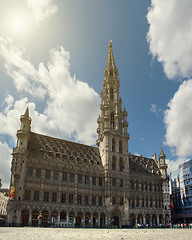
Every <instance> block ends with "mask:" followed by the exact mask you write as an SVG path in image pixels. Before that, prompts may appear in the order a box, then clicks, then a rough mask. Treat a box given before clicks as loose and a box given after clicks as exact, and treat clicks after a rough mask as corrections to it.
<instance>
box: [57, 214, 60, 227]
mask: <svg viewBox="0 0 192 240" xmlns="http://www.w3.org/2000/svg"><path fill="white" fill-rule="evenodd" d="M57 223H58V227H59V226H60V211H58V219H57Z"/></svg>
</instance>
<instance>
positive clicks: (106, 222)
mask: <svg viewBox="0 0 192 240" xmlns="http://www.w3.org/2000/svg"><path fill="white" fill-rule="evenodd" d="M105 225H108V221H107V213H106V214H105Z"/></svg>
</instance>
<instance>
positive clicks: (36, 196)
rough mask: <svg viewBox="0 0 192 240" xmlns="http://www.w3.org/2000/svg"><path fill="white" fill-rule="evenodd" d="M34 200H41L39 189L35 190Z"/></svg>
mask: <svg viewBox="0 0 192 240" xmlns="http://www.w3.org/2000/svg"><path fill="white" fill-rule="evenodd" d="M34 201H39V191H35V192H34Z"/></svg>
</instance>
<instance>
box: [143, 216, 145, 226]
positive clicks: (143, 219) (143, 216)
mask: <svg viewBox="0 0 192 240" xmlns="http://www.w3.org/2000/svg"><path fill="white" fill-rule="evenodd" d="M143 225H145V215H143Z"/></svg>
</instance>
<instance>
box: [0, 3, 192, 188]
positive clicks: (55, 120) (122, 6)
mask: <svg viewBox="0 0 192 240" xmlns="http://www.w3.org/2000/svg"><path fill="white" fill-rule="evenodd" d="M1 6H2V7H1V9H0V16H1V17H0V18H1V21H0V32H1V35H0V79H1V80H0V101H1V104H0V125H1V126H2V127H1V130H0V151H1V156H0V178H2V181H3V184H4V186H8V183H9V176H10V161H11V155H10V154H11V150H12V147H14V146H15V142H16V138H15V136H16V131H17V130H18V129H19V124H20V122H19V118H20V115H22V114H23V113H24V111H25V109H26V107H27V106H29V109H30V116H31V118H32V131H35V132H38V133H42V134H47V135H50V136H55V137H59V138H63V139H68V140H72V141H77V142H81V143H85V144H89V145H94V144H95V140H96V127H97V125H96V120H97V117H98V114H99V94H100V92H101V89H102V81H103V72H104V68H105V64H106V60H107V52H108V42H109V40H112V45H113V52H114V56H115V61H116V65H117V67H118V69H119V78H120V95H121V97H122V101H123V106H125V107H126V109H127V111H128V122H129V133H130V140H129V151H130V152H131V153H132V154H140V155H144V156H146V157H151V156H152V154H154V153H157V154H159V152H160V145H161V144H162V147H163V149H164V152H165V153H166V155H167V159H168V160H167V162H168V164H169V168H170V171H171V170H175V168H176V167H177V165H178V164H179V163H181V162H182V161H184V160H185V159H188V158H190V157H191V155H192V150H191V143H192V135H191V134H190V130H192V125H191V122H190V119H191V118H190V117H192V109H191V108H192V107H191V105H192V104H190V103H191V101H192V100H191V91H192V86H191V85H192V83H191V79H190V78H191V73H192V67H191V66H192V64H191V61H192V60H191V53H192V46H191V44H190V42H191V37H192V33H191V30H190V26H191V23H192V18H191V14H190V12H191V10H192V4H191V2H190V0H184V1H182V3H181V2H180V1H179V0H173V1H171V0H162V1H158V0H152V1H149V0H148V1H142V0H134V1H133V0H121V1H117V0H105V1H103V0H98V1H90V0H81V1H77V0H55V1H54V0H50V1H44V0H26V1H25V0H18V1H17V2H15V1H13V0H6V1H5V0H1Z"/></svg>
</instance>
